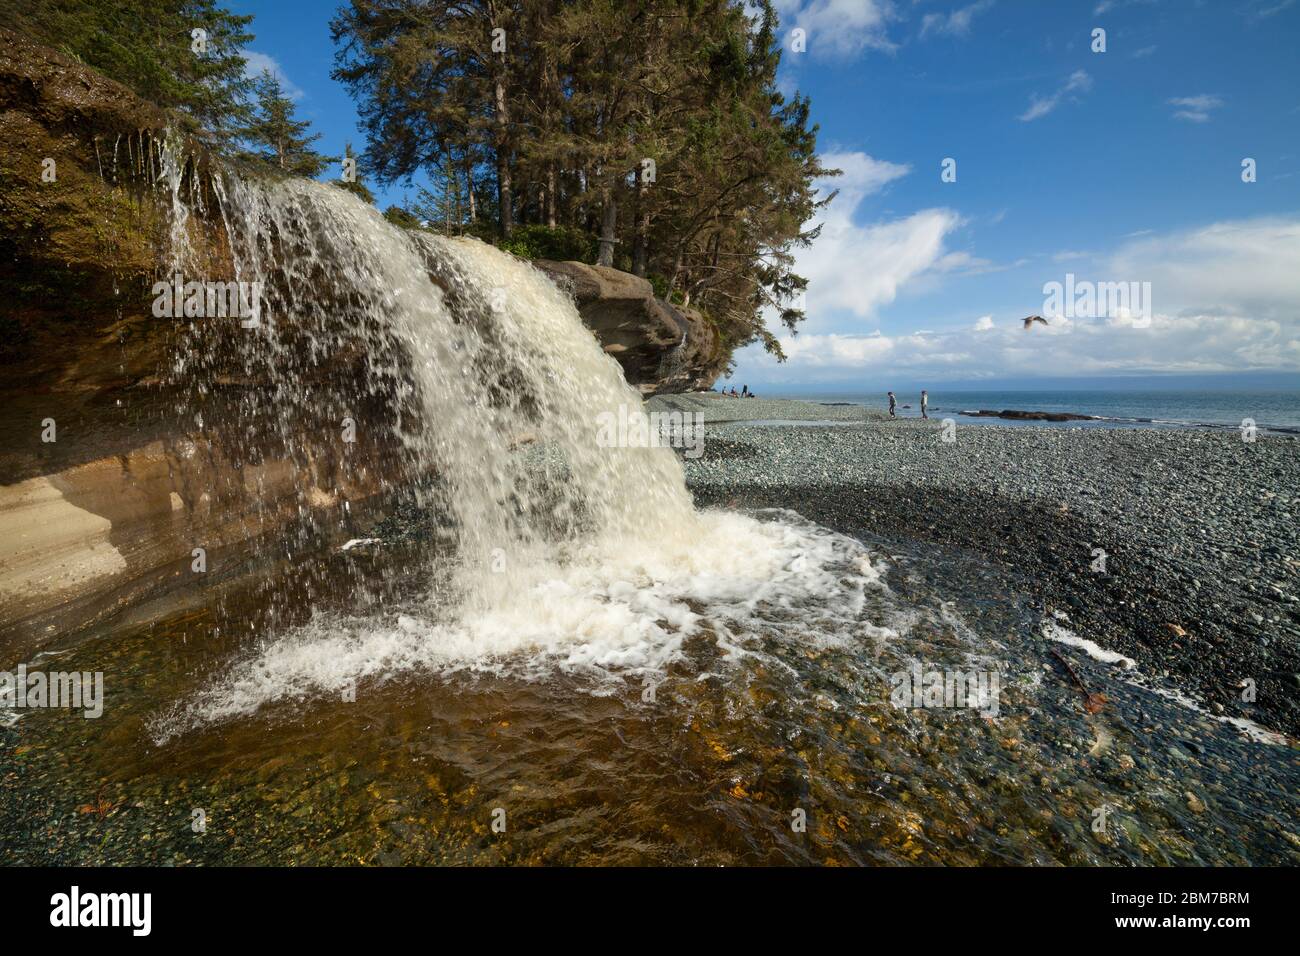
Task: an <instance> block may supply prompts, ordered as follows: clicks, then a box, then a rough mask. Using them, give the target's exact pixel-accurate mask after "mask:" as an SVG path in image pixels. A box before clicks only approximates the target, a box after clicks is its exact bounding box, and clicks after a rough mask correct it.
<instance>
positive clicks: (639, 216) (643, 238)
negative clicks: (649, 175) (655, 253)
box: [632, 170, 650, 279]
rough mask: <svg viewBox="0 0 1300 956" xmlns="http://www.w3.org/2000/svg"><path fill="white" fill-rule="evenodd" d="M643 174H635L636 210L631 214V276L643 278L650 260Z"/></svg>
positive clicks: (648, 217) (648, 208)
mask: <svg viewBox="0 0 1300 956" xmlns="http://www.w3.org/2000/svg"><path fill="white" fill-rule="evenodd" d="M644 176H645V174H644V173H643V172H642V171H641V170H637V174H636V209H635V211H634V212H633V222H634V223H635V232H636V235H635V236H634V237H633V239H632V274H633V275H634V276H640V277H641V278H642V279H644V278H645V273H646V265H647V262H648V260H649V258H650V250H649V248H648V242H649V236H650V203H649V202H647V200H646V184H645V179H644Z"/></svg>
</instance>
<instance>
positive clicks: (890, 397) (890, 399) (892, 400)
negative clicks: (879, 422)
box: [889, 392, 898, 418]
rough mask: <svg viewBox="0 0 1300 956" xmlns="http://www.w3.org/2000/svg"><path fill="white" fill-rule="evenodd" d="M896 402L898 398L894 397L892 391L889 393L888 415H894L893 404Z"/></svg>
mask: <svg viewBox="0 0 1300 956" xmlns="http://www.w3.org/2000/svg"><path fill="white" fill-rule="evenodd" d="M897 404H898V399H896V398H894V393H893V392H890V393H889V417H890V418H893V417H894V406H895V405H897Z"/></svg>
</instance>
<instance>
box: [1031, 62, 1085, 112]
mask: <svg viewBox="0 0 1300 956" xmlns="http://www.w3.org/2000/svg"><path fill="white" fill-rule="evenodd" d="M1091 89H1092V77H1091V76H1089V75H1088V74H1087V72H1085V71H1084V70H1075V71H1074V72H1073V73H1071V74H1070V77H1069V79H1067V80H1066V81H1065V84H1064V85H1063V86H1062V87H1061V88H1060V89H1059V90H1057V91H1056V92H1055V93H1053V94H1051V95H1050V96H1038V95H1037V94H1035V95H1034V96H1033V97H1032V99H1031V100H1030V102H1029V109H1027V110H1025V111H1024V112H1023V113H1021V114H1020V121H1021V122H1022V123H1028V122H1031V121H1032V120H1036V119H1040V118H1041V117H1044V116H1046V115H1047V114H1048V113H1050V112H1052V110H1054V109H1056V108H1057V107H1058V106H1060V105H1061V101H1062V100H1064V99H1065V98H1066V97H1073V96H1075V95H1076V94H1082V93H1087V92H1088V91H1089V90H1091Z"/></svg>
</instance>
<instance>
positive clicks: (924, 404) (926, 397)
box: [921, 389, 930, 418]
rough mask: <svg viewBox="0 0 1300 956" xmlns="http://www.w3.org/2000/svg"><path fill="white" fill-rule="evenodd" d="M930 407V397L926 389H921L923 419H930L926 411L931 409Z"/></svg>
mask: <svg viewBox="0 0 1300 956" xmlns="http://www.w3.org/2000/svg"><path fill="white" fill-rule="evenodd" d="M929 406H930V396H929V395H928V394H927V393H926V391H925V389H921V417H922V418H929V417H930V416H929V415H927V414H926V413H925V412H926V409H927V408H929Z"/></svg>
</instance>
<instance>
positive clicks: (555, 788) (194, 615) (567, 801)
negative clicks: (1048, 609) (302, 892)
mask: <svg viewBox="0 0 1300 956" xmlns="http://www.w3.org/2000/svg"><path fill="white" fill-rule="evenodd" d="M714 517H715V518H717V519H718V520H742V519H741V518H740V516H739V515H726V514H715V515H714ZM743 520H746V521H749V520H750V519H743ZM753 520H754V521H755V522H756V523H758V524H759V525H761V526H763V527H766V528H767V529H768V532H769V533H772V534H777V535H778V536H782V537H784V536H789V537H790V539H791V540H793V541H797V542H799V544H798V546H797V547H796V552H797V551H798V550H799V549H800V548H801V549H803V551H804V552H806V555H807V556H808V557H810V558H811V559H814V560H816V561H819V562H821V566H822V567H823V568H824V569H825V570H826V572H827V573H828V574H829V575H830V576H831V577H832V578H833V579H834V581H833V582H832V581H830V579H826V580H823V581H821V582H820V584H819V586H833V587H836V588H843V589H844V594H847V595H848V597H847V599H843V598H844V594H841V595H840V596H839V599H835V600H829V601H827V600H826V598H827V595H822V598H821V600H820V601H818V602H817V603H816V604H815V606H814V604H813V603H812V602H811V600H810V599H809V600H808V601H805V603H804V605H803V606H801V605H800V600H799V597H798V595H797V594H794V593H792V592H790V591H785V592H783V591H782V590H781V589H779V588H777V589H775V590H773V591H772V592H771V593H770V595H769V600H768V601H766V602H759V603H758V604H756V605H755V606H754V607H752V608H745V609H744V610H743V614H742V612H741V610H739V609H738V604H737V600H738V598H737V596H735V595H732V596H730V597H728V598H724V597H720V596H719V595H720V594H721V591H720V590H718V589H717V587H716V584H717V582H713V585H711V586H713V587H714V596H713V597H712V600H714V601H717V602H718V603H717V605H716V606H710V605H709V604H708V603H706V602H704V601H702V600H697V599H695V598H692V597H691V596H690V595H688V594H685V593H677V594H675V595H674V599H675V600H680V601H683V602H685V603H686V604H688V605H690V610H691V611H692V612H693V613H694V614H696V615H698V617H697V618H696V619H695V622H694V623H696V624H697V625H698V626H697V627H695V628H693V629H692V628H691V627H689V626H687V625H688V624H689V623H690V622H688V621H687V620H686V619H685V618H680V619H678V620H677V621H676V622H674V621H670V620H667V619H663V620H661V621H659V622H658V623H659V625H660V626H661V628H662V634H661V635H658V636H657V637H655V636H653V635H652V637H651V638H646V637H645V635H644V634H637V635H630V636H629V637H628V643H627V645H626V646H627V647H629V648H633V649H634V650H635V649H636V648H641V645H642V644H643V643H645V642H646V641H647V640H656V639H663V638H664V637H665V636H667V641H668V643H669V644H674V646H675V651H674V652H673V653H667V654H662V655H660V656H659V657H658V658H656V657H654V655H652V654H650V653H649V652H648V650H646V649H645V648H641V650H640V651H638V652H636V653H633V654H632V656H630V657H629V658H628V659H627V660H626V661H619V660H613V659H606V660H602V661H598V662H595V663H593V662H592V661H591V660H590V659H589V658H587V657H584V656H583V655H582V654H575V653H574V651H575V649H577V648H582V647H584V646H585V645H584V641H586V640H587V638H586V637H584V636H583V635H569V640H567V641H560V642H557V643H554V644H552V645H549V646H540V645H538V646H532V647H516V648H513V649H502V651H501V653H500V654H498V655H495V656H494V655H487V656H484V657H481V658H480V659H478V661H477V663H476V664H475V665H474V666H468V665H467V664H466V663H465V662H464V661H461V662H457V661H455V660H453V659H447V658H440V659H425V660H416V661H409V660H405V659H403V660H402V661H401V663H400V664H398V663H397V662H396V660H395V659H393V658H384V657H383V654H384V652H386V651H388V650H391V642H380V644H379V645H374V646H366V643H365V642H366V641H367V640H370V641H375V640H376V638H375V637H374V636H373V634H372V635H371V636H370V637H368V638H367V637H366V636H365V635H363V634H360V632H359V631H358V630H357V624H356V622H357V621H359V620H369V621H370V622H371V624H370V626H371V629H372V631H373V632H374V633H380V632H384V629H385V628H387V627H389V626H390V625H391V627H392V629H393V632H394V633H395V634H398V635H400V634H402V633H404V631H403V625H402V624H401V623H400V619H402V618H405V619H406V622H407V623H406V624H405V629H406V630H407V631H410V630H412V629H414V630H416V631H420V629H421V628H422V627H427V626H431V625H429V623H428V622H425V623H424V624H421V623H418V620H419V619H418V615H419V614H427V613H428V609H427V606H426V605H425V604H424V603H423V600H422V594H423V592H424V591H425V590H426V589H427V583H426V582H422V581H421V580H420V576H419V575H415V574H407V575H403V574H401V573H394V568H401V567H412V566H416V567H418V566H419V562H416V561H415V560H414V553H415V552H416V551H418V550H419V548H420V547H421V546H420V545H418V544H409V543H408V544H396V543H390V544H388V545H378V546H371V547H369V548H358V549H353V550H352V551H349V552H347V553H340V554H338V555H337V556H336V557H335V558H334V559H333V560H331V561H330V562H328V564H327V565H322V566H311V565H307V566H298V567H281V568H278V569H272V570H271V571H270V572H268V574H267V575H266V576H264V577H263V578H262V579H260V580H259V581H258V582H256V583H250V584H247V585H246V586H244V587H242V588H241V589H237V590H232V591H228V592H223V593H221V594H219V595H218V594H211V595H200V596H199V597H200V601H201V603H200V606H199V607H197V608H196V609H193V610H189V611H183V612H179V613H176V614H174V615H172V616H170V617H169V618H168V619H166V620H164V621H162V622H161V623H159V624H157V625H153V626H149V627H145V628H137V629H134V630H130V629H128V630H127V631H125V632H116V633H109V634H103V635H99V636H97V637H95V638H93V639H91V640H88V641H84V642H81V643H79V644H77V645H76V646H75V647H71V648H68V649H66V650H63V651H57V652H56V653H55V654H54V655H53V656H51V657H46V658H45V659H44V660H43V661H42V663H43V665H44V666H45V667H47V668H50V669H54V668H55V667H56V666H57V669H60V670H73V669H76V670H102V671H104V672H105V673H106V674H107V675H109V677H108V684H107V686H106V697H107V701H106V708H105V713H104V716H103V717H102V718H100V719H98V720H84V719H82V718H81V717H80V716H79V715H76V714H70V713H68V712H66V711H64V712H58V711H29V712H26V713H24V714H23V715H22V716H21V718H20V719H19V720H18V721H17V722H16V723H15V724H14V725H13V726H11V727H9V728H8V729H6V730H4V731H3V732H2V733H3V734H4V735H5V738H6V740H5V743H6V746H5V747H4V756H3V758H0V759H2V760H3V764H0V766H3V787H4V794H3V798H2V799H0V835H3V838H4V840H3V842H4V848H5V854H6V857H7V859H8V861H10V862H40V861H59V862H73V861H75V862H87V863H97V862H115V863H117V862H198V863H232V862H237V863H295V862H296V863H348V864H351V863H384V864H397V863H475V864H489V863H543V862H546V863H573V864H587V863H614V864H617V863H623V864H632V863H640V864H646V863H677V864H766V863H800V864H822V863H844V864H855V863H886V864H904V863H955V864H974V863H1067V864H1069V863H1075V864H1077V863H1103V862H1106V863H1117V864H1118V863H1138V862H1142V863H1157V864H1175V863H1238V862H1242V863H1244V862H1249V863H1282V862H1291V863H1294V862H1296V860H1297V859H1298V858H1300V857H1298V856H1297V845H1296V838H1295V836H1294V829H1295V827H1294V820H1295V809H1296V804H1295V797H1294V794H1295V784H1296V782H1297V773H1296V766H1295V757H1294V751H1293V750H1292V749H1291V748H1289V747H1287V746H1285V745H1278V744H1267V743H1261V742H1256V741H1252V740H1250V739H1249V738H1248V737H1246V736H1245V735H1243V734H1242V733H1241V732H1240V731H1238V730H1237V729H1236V728H1234V727H1232V726H1229V725H1227V724H1225V723H1222V722H1219V721H1216V720H1212V719H1210V718H1209V717H1208V716H1205V715H1203V714H1200V713H1198V712H1197V711H1195V710H1193V709H1190V708H1188V707H1187V706H1185V705H1184V704H1180V703H1178V702H1177V701H1174V700H1171V699H1169V698H1168V697H1167V696H1162V695H1161V694H1158V693H1154V692H1152V691H1151V690H1147V689H1144V688H1142V687H1141V686H1138V685H1139V684H1140V683H1141V682H1142V681H1143V678H1142V677H1141V675H1134V674H1133V673H1132V672H1129V671H1124V670H1122V669H1121V668H1119V667H1116V666H1111V665H1105V664H1103V663H1101V662H1097V661H1093V660H1091V659H1090V658H1088V657H1087V655H1086V654H1083V653H1081V652H1079V651H1078V649H1077V648H1074V647H1071V646H1069V645H1065V644H1060V643H1059V642H1056V641H1052V640H1050V639H1049V636H1048V635H1051V634H1053V633H1057V632H1056V631H1055V628H1057V627H1060V626H1061V625H1060V622H1059V621H1055V620H1053V622H1052V624H1051V625H1049V626H1045V622H1044V609H1042V608H1039V607H1037V606H1036V605H1035V602H1034V600H1033V599H1032V596H1031V595H1030V594H1029V589H1028V588H1027V587H1026V586H1025V585H1026V583H1025V582H1015V581H1009V580H1006V579H1004V578H1003V577H1001V576H1000V575H999V574H997V573H994V572H993V571H991V570H990V569H988V568H987V567H984V566H981V565H979V564H976V563H971V562H969V561H966V560H964V559H962V558H960V557H957V556H951V555H947V556H941V555H934V554H930V555H928V556H924V557H923V556H920V555H915V554H910V553H908V552H907V551H906V549H902V550H900V549H899V548H897V547H888V546H885V545H884V544H883V543H879V542H875V543H872V542H865V543H863V542H853V541H850V540H849V539H843V538H840V537H839V536H836V535H831V534H829V533H828V532H822V531H819V530H817V529H814V528H811V526H809V525H807V524H806V523H805V522H803V521H802V520H801V519H798V518H797V517H796V516H794V515H792V514H790V513H764V514H761V515H757V516H755V518H754V519H753ZM818 549H822V550H821V551H820V553H817V554H815V555H814V554H813V552H817V551H818ZM716 560H717V562H718V563H719V564H723V565H725V564H726V563H727V562H730V561H737V560H743V557H742V556H740V555H733V556H728V557H722V556H721V555H720V556H718V557H717V559H716ZM790 560H791V561H792V562H796V563H797V562H798V561H799V560H800V554H799V553H796V554H795V555H794V557H792V558H790ZM864 562H865V563H864ZM865 568H869V569H870V570H864V569H865ZM769 570H770V569H769ZM720 571H723V572H727V569H726V568H725V567H723V568H720ZM727 573H732V572H727ZM642 583H644V582H642ZM331 594H332V595H334V597H333V598H332V599H331V598H329V597H328V595H331ZM286 596H288V597H289V598H290V600H287V601H286ZM613 600H615V601H616V600H617V599H616V598H615V599H613ZM741 603H743V602H741ZM665 606H671V602H669V604H666V605H665ZM402 608H405V610H400V609H402ZM742 620H743V621H744V622H745V623H744V626H743V627H742V626H739V625H738V622H739V621H742ZM349 621H351V622H353V623H351V624H349V623H347V622H349ZM683 630H688V631H691V633H690V634H689V635H687V636H683V637H682V639H681V640H680V641H677V642H674V637H673V635H676V634H680V633H681V632H682V631H683ZM348 635H351V639H353V640H354V641H356V640H359V641H360V642H361V647H360V649H358V647H357V646H355V645H348V643H347V642H348V640H349V637H348ZM408 636H409V635H408ZM326 639H330V640H335V641H342V644H340V645H338V646H339V647H340V648H344V647H350V649H351V652H352V653H354V654H360V655H361V656H362V657H363V658H364V657H365V656H366V655H367V654H369V655H371V656H372V657H375V658H376V659H377V660H380V661H381V664H380V665H378V666H376V667H375V668H374V669H373V672H372V673H371V674H370V676H368V677H364V678H362V679H361V680H360V681H358V682H357V683H356V685H355V695H353V692H352V687H350V686H349V685H347V684H340V683H338V682H336V681H334V680H333V679H332V678H331V677H330V675H329V673H328V672H326V673H322V674H303V673H301V672H300V671H299V670H295V669H294V668H292V667H290V668H288V669H287V670H286V669H285V666H286V665H285V659H284V657H283V654H277V648H278V649H279V651H280V652H283V651H285V649H286V646H285V643H284V642H285V641H289V642H291V643H292V642H297V645H299V646H310V645H312V644H313V643H317V642H319V641H321V640H326ZM397 644H398V646H400V645H401V641H400V640H399V641H398V642H397ZM661 649H662V647H661ZM1054 651H1056V652H1060V653H1061V654H1062V655H1063V656H1064V657H1065V658H1066V659H1067V660H1068V661H1070V662H1071V664H1072V666H1073V667H1074V668H1075V671H1076V674H1077V675H1078V676H1079V677H1080V678H1081V679H1082V680H1083V682H1084V684H1085V685H1087V687H1088V690H1089V691H1092V692H1100V693H1103V694H1104V695H1105V697H1106V703H1105V705H1104V707H1103V708H1102V709H1101V710H1100V712H1098V713H1088V712H1087V710H1086V709H1085V707H1084V706H1083V700H1084V698H1083V696H1082V694H1081V692H1080V690H1079V688H1078V687H1077V686H1076V685H1075V684H1074V682H1073V679H1072V678H1071V677H1070V675H1069V673H1068V671H1067V670H1066V668H1065V667H1064V666H1063V664H1062V663H1061V661H1060V660H1058V658H1057V657H1056V654H1055V653H1054ZM593 653H594V652H593ZM290 657H292V655H290ZM56 662H57V663H56ZM914 663H923V664H924V665H925V667H926V668H927V669H931V668H938V669H943V668H948V669H954V668H960V669H964V670H972V669H978V670H981V671H986V672H988V671H993V670H996V671H997V672H998V674H999V675H1000V684H1001V694H1000V696H999V700H998V707H997V711H998V713H997V716H991V717H985V716H981V715H980V714H979V713H978V712H976V711H974V710H969V709H946V710H945V709H924V708H923V709H919V710H918V709H907V708H900V707H896V706H894V705H893V704H892V703H891V700H890V693H891V689H892V688H893V686H894V684H893V682H892V680H891V675H895V674H897V673H899V672H900V671H904V670H907V669H908V668H910V667H911V666H912V665H913V664H914ZM325 664H326V665H327V664H328V661H326V662H325ZM322 666H325V665H322ZM258 687H260V690H254V689H252V688H258ZM250 693H254V694H256V693H260V694H261V697H260V698H259V703H258V705H257V706H256V707H251V708H250V707H247V706H244V705H245V704H248V701H247V700H246V699H245V698H243V697H241V696H240V695H247V694H250ZM237 700H238V701H241V705H240V706H235V707H232V708H229V709H228V710H222V709H221V708H220V707H217V706H215V705H216V704H217V703H219V702H221V701H226V702H232V701H237ZM178 715H182V716H178ZM1102 819H1104V824H1105V825H1104V826H1101V827H1100V829H1098V820H1102ZM196 820H202V821H203V822H204V823H205V824H206V826H205V828H204V832H195V821H196ZM804 821H806V827H801V826H800V824H802V823H804ZM494 823H496V825H497V826H496V829H495V830H494ZM502 826H504V832H500V830H501V827H502Z"/></svg>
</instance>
